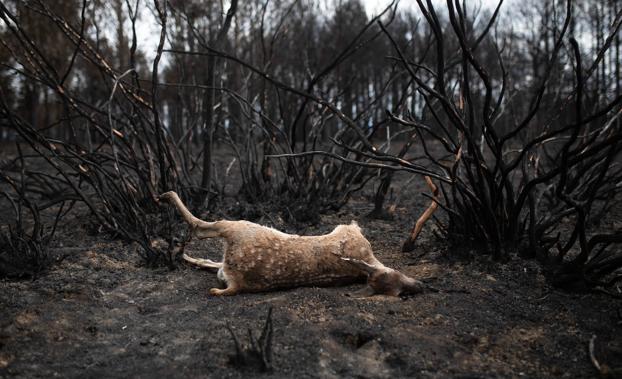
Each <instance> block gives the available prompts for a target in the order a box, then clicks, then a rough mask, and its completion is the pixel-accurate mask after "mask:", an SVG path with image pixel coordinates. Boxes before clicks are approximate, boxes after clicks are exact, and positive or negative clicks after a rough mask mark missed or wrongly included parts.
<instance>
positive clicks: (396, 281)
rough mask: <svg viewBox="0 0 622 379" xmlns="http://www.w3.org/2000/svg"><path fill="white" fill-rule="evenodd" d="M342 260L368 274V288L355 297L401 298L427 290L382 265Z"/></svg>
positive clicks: (423, 286)
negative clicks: (400, 296)
mask: <svg viewBox="0 0 622 379" xmlns="http://www.w3.org/2000/svg"><path fill="white" fill-rule="evenodd" d="M341 259H342V260H344V261H346V262H349V263H350V264H353V265H355V266H356V267H358V268H359V269H360V270H362V271H364V272H366V273H367V286H366V287H365V288H363V289H362V290H361V291H358V292H357V293H354V294H353V295H354V296H372V295H388V296H399V295H402V294H415V293H419V292H423V290H424V289H425V288H426V285H425V284H423V283H422V282H420V281H418V280H416V279H413V278H411V277H409V276H407V275H404V274H402V273H401V272H399V271H397V270H394V269H392V268H389V267H387V266H384V265H382V264H380V265H371V264H369V263H367V262H363V261H361V260H358V259H352V258H344V257H341Z"/></svg>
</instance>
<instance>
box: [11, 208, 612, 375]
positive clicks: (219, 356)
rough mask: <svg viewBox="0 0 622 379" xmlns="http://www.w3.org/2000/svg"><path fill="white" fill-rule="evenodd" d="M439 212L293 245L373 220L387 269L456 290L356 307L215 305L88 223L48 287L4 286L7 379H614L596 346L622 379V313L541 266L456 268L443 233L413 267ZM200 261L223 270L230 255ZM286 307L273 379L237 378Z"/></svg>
mask: <svg viewBox="0 0 622 379" xmlns="http://www.w3.org/2000/svg"><path fill="white" fill-rule="evenodd" d="M424 201H425V200H424V198H422V197H419V196H418V197H416V198H414V199H412V200H411V203H408V202H404V204H402V205H401V207H398V209H397V212H396V219H395V220H393V221H382V220H370V219H367V218H365V214H366V213H368V212H369V211H370V210H371V208H370V205H369V201H368V200H367V199H365V198H363V197H362V196H361V197H358V198H356V199H355V200H354V201H353V202H352V203H351V204H350V205H348V206H347V207H346V208H344V210H342V211H340V212H338V213H336V214H330V215H323V216H322V222H321V223H320V225H321V226H306V227H300V228H298V229H296V230H292V229H291V228H290V229H289V230H287V231H288V232H299V233H301V234H319V233H324V232H327V231H329V230H330V229H331V228H332V227H333V226H334V225H336V224H339V223H344V222H350V221H351V220H352V219H355V220H358V222H359V224H360V225H361V226H362V227H363V230H364V233H365V234H366V236H367V237H368V238H369V239H370V241H371V243H372V245H373V248H374V251H375V253H376V256H377V257H378V258H379V259H380V260H381V261H383V262H384V263H385V264H387V265H389V266H391V267H394V268H398V269H400V270H403V271H404V272H405V273H407V274H408V275H411V276H413V277H417V278H420V279H424V280H425V281H427V282H428V283H429V284H430V285H432V286H434V287H436V288H438V289H440V290H441V291H440V292H427V293H423V294H420V295H417V296H413V297H408V298H404V299H400V298H386V297H380V296H376V297H372V298H367V299H355V298H351V297H347V296H345V295H346V294H347V293H349V292H352V291H354V290H356V289H358V288H359V287H361V285H351V286H347V287H332V288H296V289H291V290H287V291H278V292H270V293H261V294H242V295H238V296H234V297H227V298H215V297H210V296H208V290H209V289H210V288H211V287H214V286H217V285H218V283H217V279H216V275H215V274H214V273H212V272H209V271H204V270H198V269H195V268H191V267H189V266H185V265H183V264H182V265H180V267H179V268H178V269H176V270H173V271H169V270H168V269H164V268H162V269H152V268H147V267H144V266H142V265H141V261H140V258H139V256H138V254H136V252H135V251H134V249H135V247H134V246H132V245H127V244H124V243H122V242H120V241H118V240H114V239H113V238H111V237H110V236H108V235H105V234H99V235H89V233H87V229H88V222H85V219H84V217H81V216H80V215H78V216H79V217H76V218H75V219H73V220H70V221H69V222H67V223H65V224H63V225H62V226H61V230H59V231H58V233H57V235H56V238H55V240H54V242H53V244H52V251H54V252H56V253H58V254H62V255H65V258H64V259H63V260H62V261H61V262H60V263H58V264H57V265H55V266H53V267H52V268H51V269H50V270H49V272H47V273H46V274H44V275H42V276H40V277H39V278H37V279H35V280H27V281H0V377H7V378H9V377H20V378H36V377H44V378H50V377H54V376H60V377H80V378H88V377H120V378H121V377H123V378H124V377H144V378H154V377H247V376H250V375H251V374H252V376H255V375H261V376H266V377H299V378H302V377H322V378H332V377H360V378H367V377H369V378H377V377H378V378H383V377H418V378H517V377H525V378H547V377H551V378H557V377H559V378H589V377H598V376H599V375H598V373H597V371H596V369H595V368H594V366H593V365H592V363H591V362H590V359H589V354H588V344H589V341H590V339H591V338H592V336H593V335H595V336H596V340H595V347H596V351H595V352H596V356H597V358H598V359H599V360H600V361H601V362H604V363H607V364H608V365H610V366H618V367H619V366H621V364H622V359H621V357H622V353H621V350H622V346H621V345H622V338H621V337H622V319H621V309H622V303H621V302H620V300H616V299H614V298H612V297H611V296H608V295H605V294H602V293H598V292H591V293H566V292H561V291H558V290H556V289H553V288H552V287H551V286H550V285H549V284H548V283H547V281H546V280H545V276H544V274H543V271H542V268H541V266H540V265H538V264H537V263H536V262H534V261H525V260H521V259H518V258H516V259H512V260H511V261H510V262H509V263H507V264H499V263H494V262H491V261H489V260H487V259H486V258H477V259H462V258H456V255H455V254H452V253H453V252H452V251H449V250H450V249H449V248H447V247H446V245H445V244H444V243H443V242H442V241H440V240H438V239H437V238H436V237H435V236H434V235H433V233H432V232H431V227H426V228H425V229H424V232H423V234H422V236H421V237H420V239H419V240H418V241H417V249H416V251H415V252H414V253H412V254H403V253H401V252H400V246H401V243H402V242H403V238H404V236H405V235H406V231H407V228H409V227H410V225H411V223H412V220H413V219H414V218H416V216H417V215H418V214H419V212H420V211H421V210H422V209H423V207H424V206H425V204H424ZM263 222H264V223H268V220H267V219H264V220H263ZM616 222H617V221H616ZM186 251H187V252H189V253H190V254H191V255H194V256H204V257H211V258H213V259H216V258H218V257H219V254H220V246H219V243H218V242H217V241H215V240H206V241H193V242H192V243H191V244H189V245H188V247H187V249H186ZM270 307H272V309H273V317H272V321H273V328H274V336H273V341H272V350H273V357H272V365H273V367H274V370H273V372H272V373H259V372H257V371H256V370H253V369H247V370H244V368H242V367H239V366H235V365H234V364H233V363H232V361H231V357H232V355H233V354H234V352H235V348H234V343H233V340H232V338H231V335H230V333H229V331H228V330H227V325H230V327H231V329H232V330H233V331H234V332H235V333H236V334H237V335H238V337H239V338H240V340H241V341H248V339H247V334H246V333H247V329H248V328H250V329H252V330H254V331H255V333H256V335H258V333H259V331H260V329H261V327H262V326H263V324H264V320H265V318H266V314H267V311H268V309H269V308H270ZM249 370H250V371H249Z"/></svg>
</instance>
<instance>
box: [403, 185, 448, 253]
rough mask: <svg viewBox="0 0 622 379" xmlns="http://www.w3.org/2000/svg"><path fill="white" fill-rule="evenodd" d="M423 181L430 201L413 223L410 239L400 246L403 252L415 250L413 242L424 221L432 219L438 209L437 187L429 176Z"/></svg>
mask: <svg viewBox="0 0 622 379" xmlns="http://www.w3.org/2000/svg"><path fill="white" fill-rule="evenodd" d="M425 181H426V183H427V184H428V187H429V188H430V191H432V201H431V202H430V205H429V206H428V208H427V209H426V210H425V211H424V212H423V214H422V215H421V217H419V219H418V220H417V222H416V223H415V226H414V228H413V229H412V231H411V232H410V237H408V239H407V240H406V241H405V242H404V244H403V245H402V251H403V252H411V251H413V250H414V249H415V241H416V240H417V237H418V236H419V233H421V230H422V229H423V225H424V224H425V222H426V221H428V219H429V218H430V217H432V215H433V214H434V212H435V211H436V208H438V195H439V190H438V187H437V186H436V185H435V184H434V182H432V179H431V178H430V177H429V176H426V177H425Z"/></svg>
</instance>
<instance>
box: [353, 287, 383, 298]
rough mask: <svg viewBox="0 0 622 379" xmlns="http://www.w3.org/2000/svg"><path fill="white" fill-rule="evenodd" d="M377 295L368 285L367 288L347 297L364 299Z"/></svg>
mask: <svg viewBox="0 0 622 379" xmlns="http://www.w3.org/2000/svg"><path fill="white" fill-rule="evenodd" d="M375 293H376V291H374V289H373V288H371V287H370V286H369V285H366V286H365V287H363V288H361V289H360V290H358V291H354V292H352V293H347V294H346V296H349V297H353V298H359V299H360V298H364V297H370V296H373V295H374V294H375Z"/></svg>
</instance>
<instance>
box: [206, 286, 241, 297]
mask: <svg viewBox="0 0 622 379" xmlns="http://www.w3.org/2000/svg"><path fill="white" fill-rule="evenodd" d="M237 293H238V287H237V286H229V287H227V288H225V289H220V288H212V289H210V290H209V294H210V295H212V296H233V295H237Z"/></svg>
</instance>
